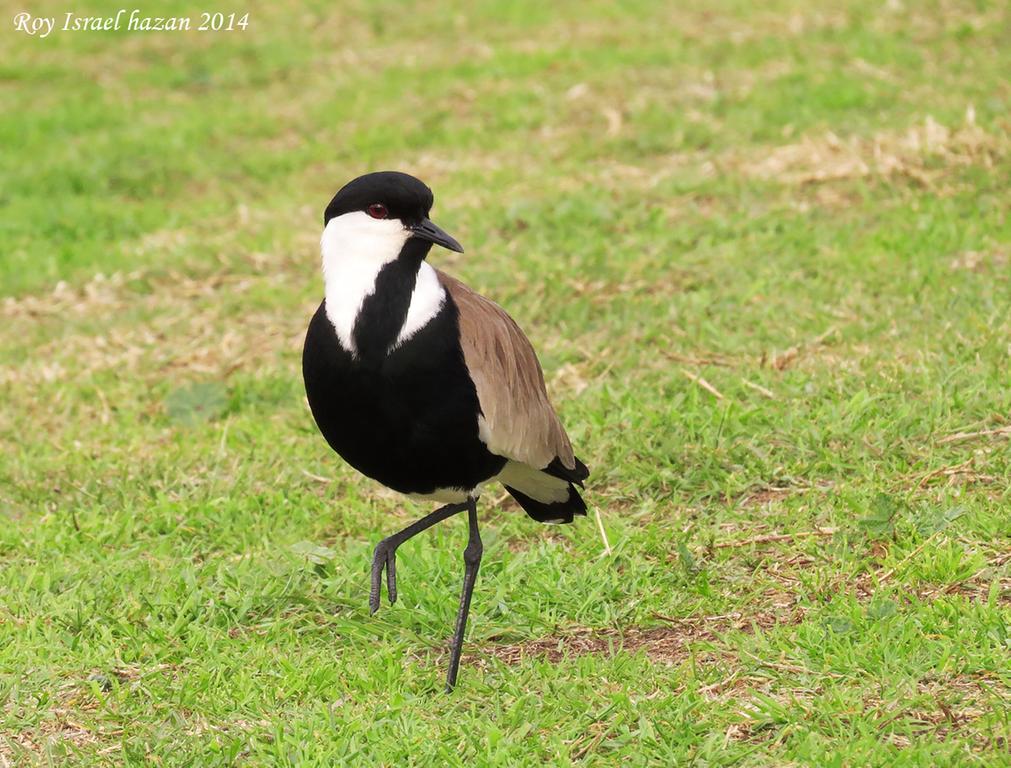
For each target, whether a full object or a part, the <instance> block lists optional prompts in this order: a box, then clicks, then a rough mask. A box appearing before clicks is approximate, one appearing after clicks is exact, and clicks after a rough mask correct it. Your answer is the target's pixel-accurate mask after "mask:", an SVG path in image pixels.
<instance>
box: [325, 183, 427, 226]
mask: <svg viewBox="0 0 1011 768" xmlns="http://www.w3.org/2000/svg"><path fill="white" fill-rule="evenodd" d="M433 202H434V197H433V196H432V190H430V189H429V188H428V187H427V186H426V185H425V184H424V182H422V181H420V180H419V179H416V178H414V177H413V176H411V175H409V174H406V173H400V172H399V171H379V172H377V173H367V174H365V175H364V176H359V177H358V178H357V179H355V180H354V181H349V182H348V183H347V184H345V185H344V186H343V187H341V189H340V191H338V192H337V194H336V195H334V196H333V200H331V201H330V204H329V205H328V206H327V207H326V210H325V211H324V212H323V226H324V227H325V226H326V225H327V223H328V222H329V221H330V219H332V218H334V217H336V216H340V215H342V214H345V213H351V212H353V211H365V212H368V211H369V208H370V206H375V205H381V206H383V207H384V208H385V211H386V214H385V215H384V216H383V217H382V218H391V219H400V220H401V221H403V222H404V223H405V224H407V223H414V222H418V221H421V220H422V219H424V218H426V217H427V216H428V213H429V211H430V210H431V209H432V203H433Z"/></svg>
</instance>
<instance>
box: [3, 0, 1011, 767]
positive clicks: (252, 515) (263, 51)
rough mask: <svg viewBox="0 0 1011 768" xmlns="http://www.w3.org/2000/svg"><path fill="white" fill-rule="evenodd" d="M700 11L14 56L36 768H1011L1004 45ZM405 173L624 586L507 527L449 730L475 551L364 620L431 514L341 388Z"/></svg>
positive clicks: (12, 629)
mask: <svg viewBox="0 0 1011 768" xmlns="http://www.w3.org/2000/svg"><path fill="white" fill-rule="evenodd" d="M683 5H684V4H661V3H647V2H633V3H631V4H629V3H623V4H622V5H621V9H620V10H618V6H614V5H613V4H610V3H604V2H597V1H596V0H591V2H581V3H562V4H557V3H555V4H548V3H543V2H537V3H533V2H522V3H486V4H482V5H480V6H478V7H472V6H471V4H464V3H460V4H457V5H454V6H448V5H439V6H438V7H426V8H423V9H422V8H419V7H416V6H415V5H413V4H407V3H401V2H391V1H384V2H379V3H351V4H343V5H341V6H339V7H335V6H334V4H333V3H322V2H310V3H308V4H301V5H300V6H298V7H297V8H296V7H295V6H294V5H292V6H290V7H282V6H280V5H278V4H270V5H268V4H267V3H260V2H253V3H251V4H250V5H247V6H243V7H242V8H241V10H242V11H243V12H244V11H246V10H248V11H249V13H250V22H251V23H250V28H249V30H247V31H246V32H245V33H238V32H233V33H230V34H225V33H219V34H214V35H201V34H197V33H190V34H173V35H157V34H149V35H126V34H120V35H115V34H105V35H103V34H98V33H92V34H82V33H78V34H69V33H64V34H62V35H61V34H54V35H53V36H52V37H50V38H48V39H46V40H38V39H31V38H26V37H23V36H20V35H16V34H15V33H14V32H13V31H12V30H11V29H10V28H9V27H5V28H4V31H3V33H2V34H3V43H4V51H5V55H4V57H3V62H2V63H0V141H2V144H3V147H4V151H3V152H2V153H0V212H2V213H0V245H2V246H3V253H4V255H3V257H2V258H0V285H2V287H3V291H2V292H3V294H4V295H5V296H6V298H4V299H3V300H2V303H0V328H2V329H3V330H2V331H0V334H2V335H0V399H2V402H3V405H2V406H0V441H2V445H0V514H2V517H0V766H6V765H18V766H20V765H35V764H38V765H50V764H52V765H60V764H73V765H82V766H90V765H110V764H129V765H142V764H143V765H149V764H157V765H163V766H190V765H202V766H203V765H233V764H234V765H321V766H329V765H339V764H347V765H390V766H393V765H410V764H416V765H435V764H439V765H441V764H446V765H509V766H514V765H530V766H535V765H544V764H553V765H600V766H612V765H618V764H622V765H628V766H637V765H681V764H684V765H696V766H724V765H738V766H760V765H816V766H856V765H903V766H907V765H908V766H939V765H980V766H997V765H1011V557H1009V552H1011V516H1009V514H1008V509H1009V504H1011V492H1009V490H1008V488H1009V481H1011V453H1009V451H1011V447H1009V446H1011V427H1009V425H1011V375H1009V370H1011V347H1009V339H1011V280H1009V275H1011V221H1009V219H1008V215H1007V211H1008V210H1011V191H1009V188H1008V184H1007V182H1008V179H1009V178H1011V135H1009V133H1011V114H1009V110H1011V90H1009V88H1008V81H1007V73H1008V72H1009V71H1011V46H1008V44H1007V43H1008V38H1007V29H1008V27H1009V24H1011V8H1009V6H1008V5H1007V3H1000V2H982V1H980V2H971V3H961V2H954V0H945V1H944V2H930V3H925V4H920V3H895V4H889V3H880V2H869V1H868V2H864V1H862V0H855V1H853V2H848V3H846V4H845V5H844V6H841V7H838V8H837V9H834V10H830V9H829V7H828V6H827V5H823V4H822V5H821V6H820V7H818V8H816V7H815V6H814V4H809V3H803V2H789V1H788V0H776V1H775V2H773V3H771V4H768V3H767V4H764V5H763V6H762V7H761V9H757V8H756V7H754V5H753V4H751V3H745V2H737V1H735V0H721V2H718V3H707V4H704V5H705V6H706V7H705V8H703V7H702V6H700V7H699V8H686V7H683V8H681V9H680V10H679V9H678V6H683ZM37 6H38V7H33V9H32V10H33V12H35V13H39V14H61V13H63V12H65V11H66V10H67V9H66V8H65V7H64V6H62V5H59V4H57V3H52V2H42V3H38V4H37ZM117 7H118V6H116V5H115V4H113V3H111V2H97V1H96V2H94V3H92V4H91V5H90V6H89V8H88V9H87V12H88V13H91V14H100V13H107V12H114V11H115V9H116V8H117ZM201 10H205V8H204V7H203V6H197V5H192V4H189V3H174V4H173V3H170V4H165V8H164V9H159V13H161V12H164V13H166V14H168V13H172V14H183V13H188V14H194V15H196V14H198V13H199V11H201ZM206 10H211V9H210V8H209V7H208V8H206ZM220 10H223V11H230V10H240V9H239V8H234V9H233V8H225V7H221V8H220ZM13 12H14V11H13V10H12V11H11V14H8V15H12V14H13ZM81 12H83V9H82V10H81ZM152 13H153V11H152ZM381 168H398V169H402V170H405V171H409V172H413V173H415V174H416V175H419V176H421V177H422V178H423V179H425V180H426V181H427V182H428V183H429V184H430V185H431V186H432V187H433V188H434V189H435V192H436V208H435V214H436V215H435V219H436V221H438V222H439V223H440V224H441V225H443V226H444V227H445V228H446V229H447V230H448V231H449V232H451V233H453V234H454V235H455V236H457V237H458V238H459V239H460V240H461V242H463V243H464V245H465V246H466V248H467V253H466V254H465V255H462V256H458V255H456V254H449V253H448V252H436V253H433V255H432V260H433V261H434V262H436V263H437V264H438V265H439V266H442V267H444V268H446V269H448V270H449V271H451V272H453V273H454V274H456V275H458V276H460V277H462V278H464V279H466V280H467V281H468V282H470V283H471V284H473V285H474V286H476V287H478V288H479V289H481V290H482V291H484V292H485V293H487V294H488V295H490V296H491V297H493V298H495V299H496V300H497V301H499V302H500V303H502V304H503V305H505V306H506V307H507V308H508V309H509V311H510V312H511V313H512V314H513V315H514V316H515V317H516V318H517V319H518V320H519V321H520V323H521V325H522V326H523V327H524V328H525V329H526V330H527V331H528V333H529V335H530V336H531V338H532V339H533V340H534V343H535V345H536V346H537V348H538V350H539V353H540V355H541V359H542V363H543V365H544V368H545V371H546V372H547V377H548V380H549V388H550V390H551V393H552V396H553V399H554V401H555V403H556V404H557V406H558V407H559V410H560V411H561V413H562V415H563V418H564V421H565V423H566V425H567V426H568V429H569V432H570V435H571V436H572V438H573V441H574V442H575V443H576V445H577V447H578V452H579V454H580V455H581V457H582V458H583V459H584V460H585V461H586V462H587V464H589V465H590V467H591V469H592V470H593V474H592V477H591V482H590V484H589V487H588V490H587V493H586V497H587V500H588V501H589V503H590V504H591V506H593V507H595V508H597V509H599V510H600V511H601V514H602V516H603V521H604V525H605V527H606V529H607V532H608V535H609V537H610V540H611V543H612V545H613V547H614V551H613V553H612V554H611V555H610V556H603V555H602V545H601V542H600V540H599V537H598V535H597V533H596V531H595V526H594V523H593V520H592V518H588V519H587V520H581V521H579V522H578V523H577V524H576V525H574V526H571V527H567V528H564V529H559V528H547V527H544V526H539V525H537V524H536V523H534V522H532V521H530V520H528V519H527V518H526V517H525V516H524V515H523V514H522V513H520V512H519V511H518V509H517V508H516V507H514V506H512V505H511V504H505V503H502V504H499V505H494V504H492V503H491V501H492V499H491V497H487V498H486V499H485V501H484V504H483V506H482V509H483V512H482V514H483V519H484V521H485V523H484V539H485V560H484V563H483V565H482V570H481V575H480V577H479V580H478V586H477V589H476V592H475V600H474V606H473V610H472V613H471V625H470V627H469V633H468V635H469V640H468V645H467V654H468V657H467V658H466V659H465V665H464V668H463V670H462V675H461V684H460V686H459V688H458V689H457V691H456V692H455V693H454V694H453V695H452V696H444V695H443V694H442V693H441V681H442V678H443V674H444V665H445V661H446V643H447V640H448V636H449V633H450V630H451V623H452V617H453V614H454V612H455V606H456V601H457V595H458V589H459V580H460V576H461V569H462V560H461V557H462V549H463V546H464V539H465V526H464V525H463V524H462V522H461V521H459V520H455V521H451V522H449V523H446V524H444V525H442V526H440V527H439V528H437V529H435V530H434V531H432V532H430V533H428V534H426V535H425V536H423V537H420V538H419V539H416V540H414V541H412V542H411V543H410V544H408V545H406V546H405V548H404V549H403V550H402V551H401V557H400V558H399V566H400V567H399V571H400V601H399V602H398V603H397V605H396V606H393V607H390V606H388V605H384V607H383V608H382V609H381V611H380V612H379V613H378V614H377V615H376V616H375V617H371V618H370V617H369V616H368V610H367V588H368V584H367V568H368V562H369V558H370V553H371V548H372V546H374V544H375V542H376V541H378V540H379V539H380V538H381V537H382V536H384V535H386V534H388V533H390V532H392V531H394V530H396V529H398V528H399V527H401V526H403V525H404V524H406V523H407V522H408V521H409V520H411V519H414V518H415V517H418V516H420V515H421V514H422V513H423V512H424V511H426V507H424V506H423V505H415V504H412V503H410V502H406V501H404V500H402V499H399V498H397V497H395V496H393V495H391V494H388V493H385V492H382V491H380V490H379V489H378V488H377V487H376V486H374V485H373V484H371V483H370V482H368V481H366V480H364V479H362V478H361V477H359V476H357V475H356V474H355V473H354V472H353V471H351V470H349V469H348V468H347V467H346V466H344V465H343V464H342V463H341V462H340V461H339V460H338V459H337V457H335V456H334V455H333V454H331V453H330V452H329V450H328V448H327V447H326V445H325V443H324V442H323V440H322V439H321V438H319V436H318V435H317V434H316V431H315V428H314V426H313V425H312V422H311V418H310V416H309V414H308V411H307V409H306V407H305V405H304V399H303V394H302V390H301V382H300V375H299V364H298V358H299V351H300V343H301V334H302V332H303V329H304V327H305V324H306V322H307V320H308V318H309V316H310V314H311V312H312V310H313V308H314V306H315V303H316V302H318V300H319V296H320V291H321V287H320V280H319V276H318V274H317V271H318V245H317V242H316V241H317V238H318V234H319V230H320V224H321V222H320V217H321V212H322V209H323V207H324V206H325V204H326V202H327V201H328V200H329V197H330V196H331V195H332V193H333V191H334V190H335V189H336V188H337V187H338V186H340V185H341V184H342V183H344V182H345V181H346V180H348V179H349V178H351V177H353V176H355V175H357V174H359V173H362V172H365V171H368V170H375V169H381ZM58 281H63V282H62V283H58ZM703 382H704V383H705V384H706V385H707V386H703ZM194 383H201V384H206V385H207V386H205V387H204V389H203V390H201V391H200V392H198V393H197V395H194V396H195V397H197V399H198V400H199V401H200V402H204V403H205V404H206V405H207V406H208V408H209V409H210V411H211V414H212V415H213V418H210V419H209V420H201V419H192V420H190V419H186V418H185V415H186V405H185V402H182V403H181V404H180V398H185V397H186V394H187V393H188V392H189V390H188V389H187V387H189V386H190V385H191V384H194ZM711 390H715V391H716V392H718V393H719V395H720V396H719V397H717V396H716V395H714V394H713V393H712V391H711ZM201 392H202V394H201ZM180 393H182V394H180ZM180 413H182V416H180Z"/></svg>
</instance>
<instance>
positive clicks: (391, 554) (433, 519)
mask: <svg viewBox="0 0 1011 768" xmlns="http://www.w3.org/2000/svg"><path fill="white" fill-rule="evenodd" d="M467 508H468V504H467V502H462V503H460V504H447V505H446V506H444V507H440V508H439V509H437V510H435V511H434V512H433V513H432V514H430V515H425V516H424V517H423V518H421V519H420V520H418V521H417V522H416V523H411V524H410V525H409V526H407V527H406V528H404V530H402V531H400V532H398V533H395V534H393V535H392V536H387V537H386V538H385V539H383V540H382V541H380V542H379V543H378V544H377V545H376V551H375V553H374V554H373V555H372V589H371V591H370V592H369V611H370V612H371V613H375V612H376V611H378V610H379V597H380V592H381V591H382V583H383V568H386V591H387V592H389V597H390V603H394V602H396V600H397V547H399V546H400V545H401V544H403V543H404V542H405V541H407V540H408V539H409V538H411V537H412V536H416V535H418V534H419V533H421V532H422V531H424V530H425V529H426V528H431V527H432V526H433V525H435V524H436V523H439V522H442V521H443V520H445V519H446V518H447V517H452V516H453V515H455V514H458V513H460V512H463V510H465V509H467Z"/></svg>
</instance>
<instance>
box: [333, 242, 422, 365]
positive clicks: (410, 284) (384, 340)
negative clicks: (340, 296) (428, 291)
mask: <svg viewBox="0 0 1011 768" xmlns="http://www.w3.org/2000/svg"><path fill="white" fill-rule="evenodd" d="M431 247H432V244H431V243H426V242H424V241H422V240H414V239H411V240H408V241H407V242H406V243H405V244H404V247H403V248H402V249H401V251H400V255H399V256H398V257H397V258H396V259H394V260H393V261H391V262H390V263H389V264H387V265H386V266H384V267H383V268H382V269H381V270H380V271H379V274H378V275H377V276H376V285H375V289H374V290H373V292H372V293H371V294H369V295H368V296H366V297H365V300H364V301H363V302H362V307H361V309H360V310H359V312H358V317H357V318H356V319H355V325H354V328H353V329H352V331H351V338H352V339H353V340H354V343H355V348H356V349H357V351H358V358H359V360H361V362H362V364H363V365H368V366H376V365H379V364H381V363H382V361H383V360H384V359H385V358H386V354H387V352H388V351H389V349H390V347H391V346H393V343H394V342H395V341H396V340H397V336H398V335H399V334H400V329H401V328H403V327H404V321H405V320H406V319H407V312H408V310H410V308H411V296H412V295H413V294H414V286H415V284H416V283H417V280H418V269H419V268H420V267H421V262H422V261H424V259H425V256H427V255H428V251H429V249H431Z"/></svg>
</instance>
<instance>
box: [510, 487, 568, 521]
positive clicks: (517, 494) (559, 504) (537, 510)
mask: <svg viewBox="0 0 1011 768" xmlns="http://www.w3.org/2000/svg"><path fill="white" fill-rule="evenodd" d="M505 489H506V490H507V491H509V493H510V494H512V497H513V498H514V499H516V502H517V503H518V504H519V505H520V506H521V507H523V509H524V511H525V512H526V513H527V514H528V515H530V517H532V518H533V519H534V520H536V521H537V522H539V523H571V522H572V519H573V518H574V517H575V516H576V515H585V514H586V502H585V501H583V497H582V496H580V495H579V491H577V490H576V488H575V486H573V485H572V484H569V498H567V499H566V500H565V501H556V502H554V503H547V502H543V501H537V499H531V498H530V497H529V496H527V495H526V494H525V493H523V492H522V491H517V490H516V489H515V488H510V487H509V486H508V485H507V486H506V487H505Z"/></svg>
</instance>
